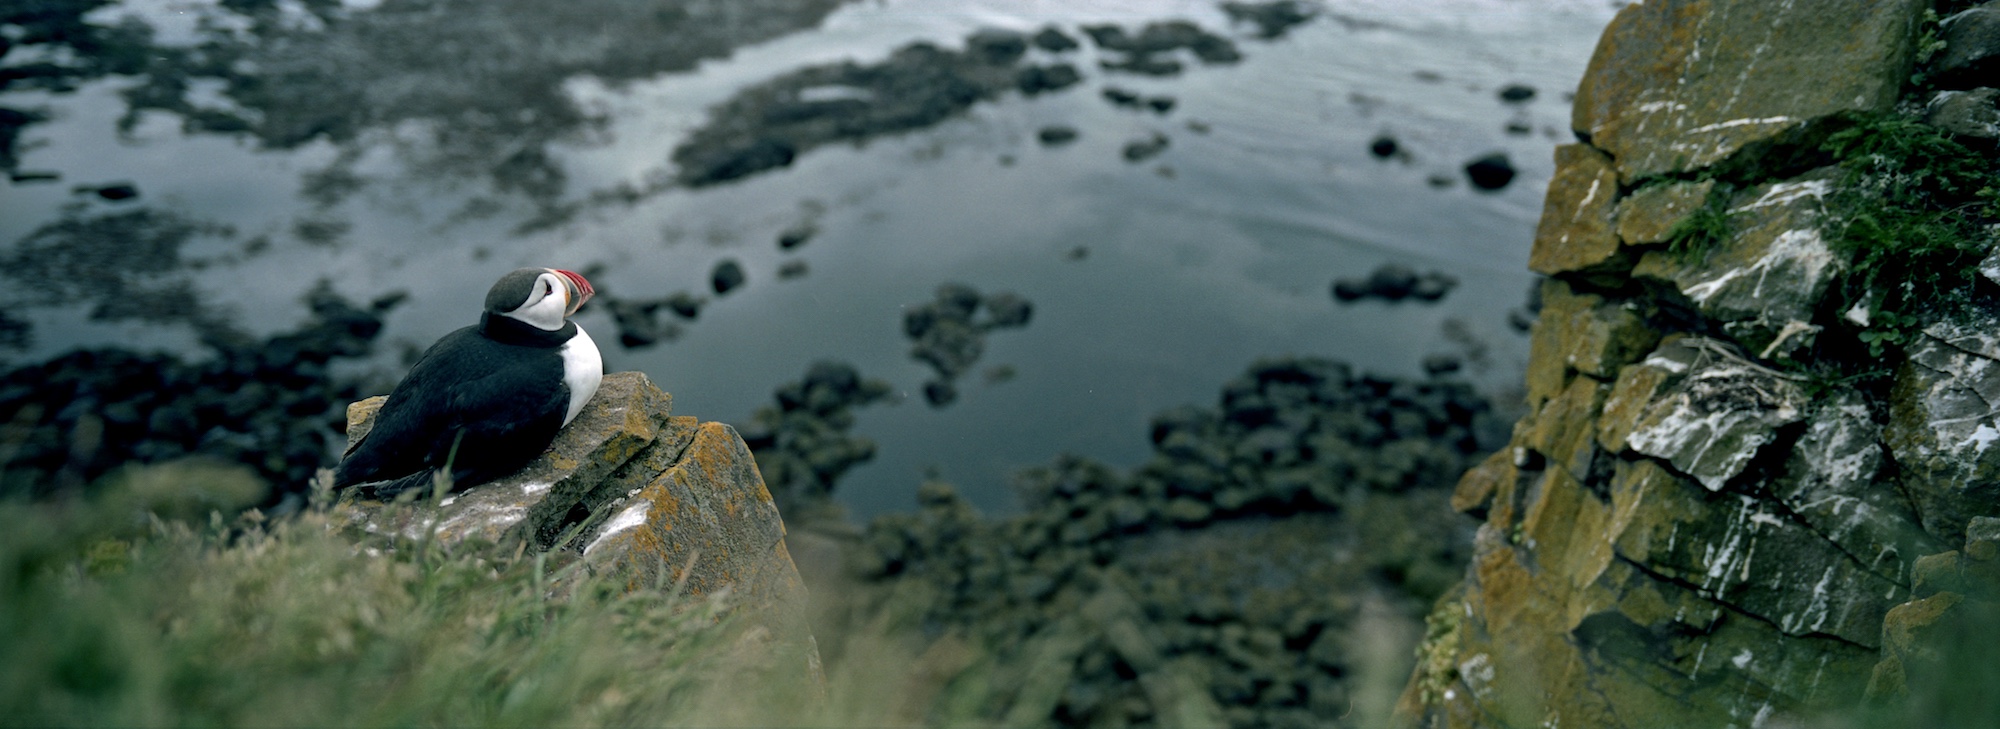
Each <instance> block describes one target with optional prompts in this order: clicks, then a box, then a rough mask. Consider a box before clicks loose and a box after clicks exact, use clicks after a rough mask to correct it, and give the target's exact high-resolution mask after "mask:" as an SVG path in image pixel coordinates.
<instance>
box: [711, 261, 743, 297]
mask: <svg viewBox="0 0 2000 729" xmlns="http://www.w3.org/2000/svg"><path fill="white" fill-rule="evenodd" d="M744 278H745V277H744V275H743V264H740V263H737V262H736V261H735V259H724V260H723V261H722V262H720V263H717V264H715V270H714V271H713V272H711V273H710V274H709V275H708V283H709V287H710V288H712V289H714V290H715V294H716V295H717V296H721V295H723V294H727V293H729V292H731V291H734V290H736V288H737V287H739V286H742V285H743V281H744Z"/></svg>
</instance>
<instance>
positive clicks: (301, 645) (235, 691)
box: [0, 469, 810, 726]
mask: <svg viewBox="0 0 2000 729" xmlns="http://www.w3.org/2000/svg"><path fill="white" fill-rule="evenodd" d="M222 471H226V469H210V470H209V471H207V472H203V471H200V470H199V469H197V470H196V471H195V472H182V473H168V474H160V473H151V474H144V475H143V477H141V478H133V479H128V483H136V484H138V485H137V486H129V485H128V486H125V487H122V488H112V489H107V490H106V493H105V495H104V496H103V497H101V498H97V499H95V500H92V501H89V502H81V501H79V502H71V503H61V504H49V503H43V504H23V503H6V504H0V653H4V654H5V655H6V656H7V659H6V661H5V666H4V668H0V717H4V718H0V724H7V725H19V726H75V725H86V726H244V725H254V726H331V725H343V726H345V725H355V726H388V725H393V726H418V725H424V726H440V725H445V726H557V725H648V726H658V725H662V724H671V723H695V724H706V725H713V724H719V723H747V724H763V723H771V722H773V721H784V722H785V723H796V719H797V718H799V717H802V716H803V714H802V713H799V712H803V711H804V710H805V709H807V708H808V706H809V703H810V699H809V695H810V692H809V691H808V690H807V689H808V688H809V687H807V686H805V685H804V684H805V682H804V681H802V680H796V679H795V680H793V681H791V682H790V683H789V684H787V683H786V682H784V681H777V680H773V681H768V682H766V681H757V680H746V678H751V679H754V678H756V677H758V676H762V675H764V674H763V673H762V671H765V670H767V669H769V668H770V667H768V666H760V665H758V659H756V658H754V657H751V656H752V655H753V654H755V653H756V651H754V650H746V649H745V644H744V643H742V642H739V640H738V638H739V636H740V635H741V633H742V631H738V630H734V629H733V628H734V626H732V625H731V621H729V620H726V619H723V618H722V617H721V616H722V610H721V608H722V603H720V602H718V601H716V600H710V601H702V602H697V601H693V600H690V599H687V598H677V597H675V596H674V595H673V594H672V592H673V586H671V585H666V586H659V587H658V588H655V589H640V590H636V591H631V592H625V591H624V590H623V589H622V586H621V587H618V588H614V587H612V586H608V585H605V584H602V583H600V582H596V581H592V580H590V579H587V577H586V576H585V575H583V573H582V571H581V567H580V566H579V565H570V566H567V567H562V568H557V567H555V566H553V565H552V564H551V562H550V560H549V559H548V558H546V557H538V556H534V555H529V556H516V555H513V554H502V553H494V552H492V551H491V550H485V549H480V548H463V549H459V550H456V551H452V550H446V549H443V548H441V547H439V546H437V545H427V544H425V543H423V542H421V541H391V540H381V541H378V542H374V543H367V542H363V543H357V542H356V541H355V540H354V539H353V538H352V537H350V536H347V535H344V534H342V533H339V532H338V531H337V530H336V529H335V528H334V527H333V525H334V524H335V523H336V522H337V520H336V519H335V518H333V517H331V516H329V515H328V514H327V513H325V512H322V511H314V512H310V513H307V514H305V515H303V516H301V517H298V518H295V519H289V520H284V521H267V520H264V519H263V518H261V517H260V516H259V515H257V514H256V513H255V512H251V513H250V514H249V515H247V516H245V517H242V518H239V519H237V520H235V521H225V520H224V519H223V518H222V517H221V516H219V514H220V513H222V512H219V511H210V512H207V516H206V518H203V519H202V520H200V521H197V522H192V523H191V522H188V521H178V520H168V519H162V518H160V517H159V516H157V515H156V514H157V513H160V512H162V511H166V512H172V511H173V509H162V508H158V507H160V504H158V503H153V502H150V501H149V500H148V499H146V498H141V497H139V496H135V494H137V493H138V492H143V491H145V490H146V488H148V485H147V484H148V483H150V488H153V489H156V490H157V489H158V488H159V487H160V485H161V482H162V481H175V480H181V481H183V485H184V486H186V487H187V488H185V489H184V490H183V492H185V493H195V494H207V495H212V494H214V493H216V491H217V490H215V489H207V488H203V487H201V483H202V482H204V481H206V482H213V481H214V480H215V479H218V478H221V479H225V480H226V479H227V478H229V476H228V474H226V473H223V472H222ZM143 507H153V508H143ZM746 672H747V673H746ZM770 675H772V676H775V675H777V673H776V672H772V673H771V674H770ZM785 675H787V676H790V675H792V674H790V673H786V674H785ZM725 683H730V684H734V686H732V687H731V688H730V690H729V692H728V693H723V692H722V691H721V689H720V686H721V685H722V684H725ZM746 685H750V686H758V685H769V687H770V690H768V691H750V690H746V689H745V688H744V686H746ZM735 699H742V700H743V702H744V704H745V705H744V706H734V705H731V703H732V701H733V700H735ZM784 711H791V712H793V714H792V716H793V719H792V720H785V719H783V718H781V715H780V714H774V713H772V712H784Z"/></svg>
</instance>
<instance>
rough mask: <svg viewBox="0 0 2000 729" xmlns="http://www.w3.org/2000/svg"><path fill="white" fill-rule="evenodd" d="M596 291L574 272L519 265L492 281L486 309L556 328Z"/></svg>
mask: <svg viewBox="0 0 2000 729" xmlns="http://www.w3.org/2000/svg"><path fill="white" fill-rule="evenodd" d="M596 294H597V290H596V289H593V288H591V287H590V282H589V281H586V280H584V278H583V276H582V275H581V274H578V273H577V272H575V271H565V270H562V269H559V268H522V269H516V270H514V271H512V272H509V273H508V274H507V275H505V276H501V277H500V280H499V281H496V282H494V283H493V288H492V289H490V290H488V291H487V292H486V311H487V312H488V313H491V314H499V315H501V316H505V317H508V318H512V319H518V320H520V321H524V322H527V323H528V324H530V325H532V326H534V327H536V328H538V329H545V330H548V331H555V330H557V329H561V328H562V326H563V320H564V319H566V318H568V317H569V316H570V315H571V314H575V313H576V309H577V307H580V306H583V302H585V301H589V300H590V297H592V296H594V295H596Z"/></svg>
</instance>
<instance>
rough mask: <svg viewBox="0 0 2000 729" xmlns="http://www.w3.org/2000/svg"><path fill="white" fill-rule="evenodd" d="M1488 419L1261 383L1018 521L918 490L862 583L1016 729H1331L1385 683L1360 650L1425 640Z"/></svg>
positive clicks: (1344, 377)
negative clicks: (1376, 640) (1148, 728)
mask: <svg viewBox="0 0 2000 729" xmlns="http://www.w3.org/2000/svg"><path fill="white" fill-rule="evenodd" d="M1485 407H1486V406H1485V404H1484V403H1483V402H1481V401H1480V400H1479V399H1478V397H1477V395H1476V394H1475V393H1473V391H1472V390H1471V388H1469V387H1466V386H1464V385H1462V384H1459V383H1447V382H1441V381H1435V380H1433V381H1429V382H1413V381H1401V380H1391V379H1382V378H1375V377H1368V376H1358V375H1356V374H1354V373H1353V372H1351V371H1349V370H1348V368H1346V367H1345V366H1344V365H1341V364H1339V363H1335V362H1330V361H1327V360H1321V359H1283V360H1267V361H1260V362H1258V363H1257V364H1255V365H1253V366H1252V367H1251V368H1250V369H1249V371H1248V372H1246V373H1245V374H1244V375H1243V376H1242V377H1239V378H1237V379H1236V380H1233V381H1231V382H1230V383H1228V385H1226V386H1225V387H1224V388H1223V393H1222V396H1221V398H1220V403H1219V407H1213V408H1197V407H1187V408H1178V409H1174V410H1169V411H1166V412H1163V413H1161V414H1159V415H1158V416H1156V417H1155V419H1154V423H1153V428H1152V433H1151V440H1152V443H1153V454H1152V456H1151V458H1150V459H1149V460H1148V462H1147V463H1145V464H1144V465H1142V466H1140V467H1139V468H1136V469H1133V470H1130V471H1122V470H1119V469H1113V468H1111V467H1108V466H1105V465H1103V464H1100V463H1096V462H1093V461H1089V460H1086V459H1082V458H1077V457H1073V456H1064V457H1061V458H1058V459H1056V460H1055V462H1053V463H1051V464H1049V465H1048V466H1045V467H1041V468H1036V469H1033V470H1031V471H1029V472H1027V473H1025V474H1023V475H1022V476H1021V478H1020V480H1019V481H1020V492H1021V496H1022V500H1023V502H1024V503H1023V506H1024V511H1025V513H1022V514H1020V515H1017V516H1012V517H1007V518H993V519H985V518H981V517H980V516H979V515H977V514H975V513H974V512H973V511H972V509H971V507H970V506H969V505H967V504H966V502H965V501H964V500H963V499H960V498H959V497H958V496H957V494H956V493H955V492H954V491H953V490H952V489H951V488H950V487H949V486H947V485H944V484H938V483H927V484H925V485H924V486H922V487H921V488H920V489H919V490H918V493H917V501H918V504H919V510H918V512H917V513H916V514H912V515H904V514H898V515H891V516H886V517H883V518H881V519H878V520H877V521H876V522H875V523H874V524H872V525H870V527H869V529H868V532H867V533H866V535H865V536H864V537H863V539H862V543H861V545H860V554H858V555H856V557H857V558H856V560H855V566H856V568H857V569H859V570H860V571H861V572H862V574H864V575H865V576H866V577H867V579H868V582H869V584H871V585H872V586H874V587H875V588H876V589H877V590H878V592H877V593H876V594H877V595H880V596H881V598H880V599H883V600H887V601H889V604H891V605H893V606H894V607H896V608H897V609H902V610H909V611H913V613H914V616H915V618H916V619H918V620H921V621H922V624H923V625H925V626H927V627H929V628H930V629H932V630H935V631H937V632H938V633H939V634H941V635H943V636H950V637H945V638H939V639H937V641H938V642H937V645H941V646H951V645H957V646H959V648H958V650H966V651H972V652H974V653H975V655H977V656H979V657H980V660H976V661H975V660H966V661H962V662H960V663H959V664H957V667H956V668H955V669H952V670H950V671H947V672H946V673H947V675H946V676H944V677H941V678H940V680H941V681H945V682H950V681H952V680H954V679H956V680H958V681H961V682H962V681H967V680H973V679H975V678H976V679H977V680H979V681H980V682H982V684H981V685H982V686H986V685H990V686H994V687H997V688H999V690H1000V691H1002V692H1003V693H1004V694H1006V695H1008V696H1010V697H1011V700H1010V701H1008V703H1006V704H1005V705H1004V714H1003V716H1004V719H1005V723H1007V724H1008V725H1023V726H1027V725H1035V724H1044V723H1056V724H1059V725H1092V724H1095V723H1112V722H1120V721H1123V722H1127V723H1134V722H1144V721H1147V720H1148V718H1149V717H1151V718H1152V720H1153V721H1159V722H1162V723H1169V722H1184V723H1186V724H1188V725H1199V726H1218V725H1221V724H1222V723H1224V722H1227V723H1230V724H1233V725H1242V726H1330V725H1337V724H1338V722H1339V721H1341V717H1342V716H1345V715H1347V714H1348V713H1349V712H1351V711H1352V710H1353V703H1354V701H1353V699H1354V696H1355V695H1356V694H1357V693H1359V692H1360V691H1361V690H1362V687H1361V685H1360V684H1359V683H1358V682H1356V681H1355V679H1354V676H1355V675H1356V674H1357V673H1358V672H1360V671H1362V670H1363V668H1362V667H1363V666H1364V665H1365V664H1366V663H1367V661H1369V660H1372V659H1370V658H1367V657H1365V655H1364V654H1361V653H1359V652H1358V651H1357V650H1356V649H1355V646H1358V645H1368V641H1370V640H1371V637H1380V634H1381V633H1382V632H1384V631H1397V630H1409V629H1412V628H1410V627H1405V626H1408V625H1409V623H1410V620H1411V618H1410V617H1409V616H1410V615H1411V613H1412V612H1413V611H1415V610H1420V609H1421V607H1420V606H1421V605H1422V604H1427V603H1429V602H1430V601H1431V600H1433V599H1434V598H1435V596H1436V595H1437V594H1438V593H1439V591H1441V590H1443V589H1444V588H1445V586H1446V585H1447V583H1448V582H1449V580H1450V579H1451V577H1452V574H1453V573H1454V572H1455V570H1456V565H1457V563H1458V560H1459V559H1461V558H1462V555H1463V550H1464V549H1465V548H1466V539H1467V537H1468V536H1469V535H1467V534H1466V533H1465V531H1464V525H1463V524H1462V523H1454V522H1453V521H1452V519H1451V515H1450V514H1449V513H1448V511H1447V510H1446V506H1445V493H1446V489H1448V488H1449V485H1450V482H1451V480H1452V479H1453V478H1454V477H1455V474H1456V473H1458V471H1460V470H1462V469H1463V468H1464V467H1465V466H1466V465H1469V454H1471V453H1473V452H1475V451H1476V450H1477V449H1478V445H1477V440H1476V438H1474V437H1472V435H1471V433H1472V432H1473V431H1475V430H1478V429H1479V427H1478V425H1477V423H1478V421H1480V420H1481V419H1482V417H1483V415H1482V414H1483V413H1484V411H1485ZM1327 585H1345V586H1356V585H1368V586H1370V587H1368V588H1367V589H1365V590H1358V591H1357V590H1349V589H1341V590H1328V589H1327V588H1326V586H1327ZM933 626H934V627H933ZM953 641H956V643H954V642H953ZM975 666H997V667H999V668H987V669H975V668H974V667H975ZM989 682H990V683H989ZM960 685H963V684H962V683H961V684H960ZM932 720H933V721H935V720H936V717H932Z"/></svg>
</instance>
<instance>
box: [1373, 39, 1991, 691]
mask: <svg viewBox="0 0 2000 729" xmlns="http://www.w3.org/2000/svg"><path fill="white" fill-rule="evenodd" d="M1945 5H1946V6H1947V7H1945V10H1947V11H1950V10H1952V9H1953V8H1951V7H1949V5H1950V4H1945ZM1933 10H1934V9H1933V8H1931V7H1930V4H1929V3H1927V2H1919V1H1918V0H1889V1H1881V2H1878V1H1875V0H1826V1H1824V2H1818V3H1811V4H1803V3H1802V4H1798V5H1793V4H1791V3H1782V4H1781V3H1770V2H1754V1H1752V0H1706V1H1703V0H1648V1H1647V2H1644V3H1642V4H1634V5H1630V6H1627V7H1626V8H1625V9H1624V10H1622V11H1621V12H1620V13H1619V14H1618V16H1617V18H1616V19H1615V20H1614V21H1613V22H1612V23H1611V25H1610V26H1609V27H1608V28H1607V29H1606V30H1605V32H1604V35H1603V37H1602V39H1601V40H1600V41H1599V45H1598V48H1597V51H1596V54H1595V56H1594V57H1593V58H1592V61H1591V64H1590V68H1589V70H1588V72H1587V75H1586V76H1585V78H1584V80H1583V82H1582V85H1581V87H1580V88H1579V90H1578V92H1577V96H1576V106H1575V116H1574V120H1573V121H1574V127H1575V131H1576V134H1577V138H1578V139H1579V140H1580V141H1579V142H1577V143H1575V144H1569V145H1565V146H1562V147H1560V148H1558V149H1557V150H1556V155H1555V156H1556V165H1557V172H1556V175H1555V177H1554V179H1553V180H1552V182H1551V184H1550V187H1549V191H1548V195H1547V198H1546V204H1545V208H1544V211H1543V215H1542V220H1541V225H1540V228H1539V230H1538V231H1537V235H1536V239H1535V244H1534V249H1533V252H1532V254H1531V259H1530V267H1531V268H1532V269H1533V270H1535V271H1536V272H1537V273H1540V274H1543V275H1545V276H1548V277H1549V278H1548V279H1546V280H1545V282H1544V283H1543V284H1542V290H1541V296H1542V301H1543V306H1544V308H1543V310H1542V312H1541V318H1540V321H1539V322H1538V323H1537V324H1536V326H1535V329H1534V332H1533V340H1532V341H1533V344H1532V353H1531V361H1530V364H1529V368H1528V372H1527V387H1526V389H1527V405H1528V408H1529V414H1528V415H1526V416H1525V417H1523V418H1522V419H1521V420H1520V421H1519V422H1518V423H1517V424H1516V425H1515V427H1514V431H1513V437H1512V440H1511V442H1510V443H1509V445H1508V446H1507V447H1506V448H1505V449H1503V450H1501V451H1499V452H1497V453H1494V454H1492V455H1491V456H1490V457H1489V458H1487V459H1486V460H1485V461H1484V462H1483V463H1482V464H1481V465H1479V466H1478V467H1476V468H1474V469H1473V470H1471V471H1470V472H1468V473H1467V474H1466V475H1465V476H1464V478H1463V479H1462V480H1461V482H1460V484H1459V487H1458V490H1457V492H1456V493H1455V494H1454V497H1453V505H1454V506H1455V507H1456V508H1458V509H1460V510H1461V511H1463V512H1465V513H1467V514H1470V515H1472V516H1474V517H1476V518H1479V519H1481V520H1482V522H1483V523H1482V525H1481V526H1480V528H1479V532H1478V537H1477V541H1476V546H1475V554H1474V557H1473V559H1472V563H1471V565H1470V566H1469V567H1468V569H1467V571H1466V575H1465V580H1464V582H1463V583H1462V584H1461V585H1460V586H1459V587H1458V588H1457V589H1456V590H1454V591H1453V592H1452V593H1450V594H1448V595H1447V596H1446V597H1445V598H1444V599H1442V600H1441V601H1440V602H1439V603H1438V604H1437V606H1436V608H1435V610H1434V611H1433V613H1432V614H1431V616H1430V618H1429V620H1428V630H1427V636H1426V639H1425V642H1424V644H1423V645H1422V647H1421V648H1420V649H1419V652H1420V662H1419V666H1418V669H1417V671H1416V673H1415V675H1414V676H1413V677H1412V679H1411V682H1410V684H1409V686H1408V688H1407V689H1406V691H1405V694H1404V696H1403V699H1402V704H1401V711H1402V713H1403V716H1404V718H1405V720H1406V721H1407V722H1409V723H1413V724H1416V725H1420V726H1440V727H1442V726H1451V727H1470V726H1516V727H1525V726H1539V727H1638V726H1659V725H1662V724H1663V723H1665V724H1666V725H1674V726H1759V725H1763V724H1765V723H1766V722H1767V721H1769V720H1771V719H1772V718H1773V717H1775V716H1782V715H1787V714H1794V715H1796V714H1809V713H1812V712H1815V711H1823V710H1828V709H1835V708H1840V707H1846V706H1851V705H1853V704H1854V703H1855V702H1856V701H1858V700H1859V699H1860V698H1861V697H1862V696H1863V695H1864V693H1868V692H1872V693H1873V695H1876V696H1890V695H1894V694H1896V693H1897V692H1899V691H1902V690H1903V688H1904V684H1903V676H1904V670H1905V664H1906V662H1907V661H1921V660H1925V656H1926V655H1928V654H1927V653H1926V651H1927V650H1928V649H1927V648H1926V644H1925V643H1924V641H1925V638H1924V637H1923V636H1925V635H1926V634H1927V629H1928V628H1929V627H1930V626H1933V625H1936V624H1938V623H1939V621H1940V620H1944V619H1946V618H1948V617H1949V614H1950V613H1952V611H1954V610H1958V611H1960V612H1963V609H1962V607H1961V606H1962V605H1965V604H1968V602H1978V601H1981V600H1991V599H1992V598H1993V596H1994V594H1995V592H1996V590H1995V586H1996V585H2000V581H1996V580H2000V572H1997V571H1996V569H1995V567H1994V565H1995V564H1996V562H1995V559H1996V556H1995V554H1994V544H1995V542H1994V540H1995V538H1996V537H2000V533H1996V531H1995V530H1996V528H2000V527H1996V525H2000V521H1996V520H1995V519H1993V518H1992V517H1995V516H2000V498H1996V497H2000V486H1996V484H2000V479H1996V478H1995V474H1996V467H1997V466H2000V449H1994V448H1992V447H1991V446H1992V445H1993V443H1994V442H1995V441H1996V440H2000V428H1996V424H2000V335H1996V334H1995V332H2000V315H1996V312H2000V307H1996V302H2000V289H1996V288H1995V283H1996V282H2000V275H1988V276H1982V275H1980V274H1981V273H1982V272H1984V271H1985V269H1983V268H1980V267H1979V265H1978V263H1979V261H1981V260H1982V257H1989V252H1990V251H1991V250H1992V249H1993V240H1992V234H1991V232H1990V229H1986V228H1983V227H1982V226H1985V225H1988V224H1990V223H1991V222H1992V218H1993V216H1994V215H1995V211H1994V209H1993V207H1992V201H1991V198H1990V197H1983V198H1982V197H1978V196H1975V195H1973V194H1971V193H1970V191H1957V190H1955V189H1946V187H1944V186H1939V185H1936V184H1933V183H1925V182H1919V180H1922V179H1924V178H1926V177H1927V176H1928V177H1930V178H1933V179H1949V180H1951V182H1950V183H1949V184H1950V185H1952V186H1955V185H1959V184H1961V183H1964V184H1970V185H1971V186H1972V188H1973V189H1978V188H1979V187H1980V186H1982V185H1984V186H1987V187H1989V188H1990V186H1991V183H1992V178H1991V173H1990V170H1991V169H1992V168H1993V166H1994V165H1993V162H1992V160H1991V156H1992V145H1991V139H1990V138H1991V137H1992V136H1994V135H1993V134H1991V133H1987V134H1986V138H1985V139H1981V138H1980V137H1979V135H1978V134H1977V133H1978V132H1980V130H1982V129H1986V127H1980V126H1978V125H1963V124H1961V125H1959V126H1958V127H1950V126H1946V125H1943V124H1940V123H1939V122H1938V121H1937V120H1936V118H1935V117H1936V116H1937V114H1936V109H1937V107H1938V106H1940V105H1941V104H1942V103H1944V102H1950V103H1954V104H1957V103H1961V101H1962V99H1963V98H1965V97H1968V96H1970V97H1971V98H1975V99H1985V102H1984V103H1985V105H1986V106H1985V108H1984V109H1983V110H1981V109H1974V110H1972V111H1971V112H1967V113H1968V114H1970V115H1971V116H1977V115H1978V114H1982V113H1983V114H1988V115H1991V114H1992V113H1993V109H1992V108H1991V107H1992V98H1993V94H1992V93H1991V90H1990V89H1970V90H1968V89H1967V88H1965V87H1967V86H1971V85H1975V84H1976V83H1977V81H1978V79H1979V78H1987V77H1990V74H1986V75H1984V76H1981V75H1979V74H1967V73H1963V72H1961V70H1962V67H1965V66H1971V65H1975V64H1978V63H1983V61H1981V60H1978V59H1984V58H1986V57H1987V55H1988V54H1989V53H1991V52H1992V51H1993V50H1994V48H1993V47H1992V46H1991V44H1992V42H1993V41H1992V39H1991V38H1990V37H1989V38H1987V39H1985V40H1981V39H1978V38H1973V37H1970V36H1971V33H1972V31H1971V29H1974V28H1977V27H1979V21H1981V20H1982V19H1984V18H1985V17H1986V16H1985V15H1984V14H1987V13H1995V12H2000V10H1995V9H1993V8H1991V7H1987V8H1979V9H1972V10H1967V11H1965V12H1964V13H1963V14H1962V15H1957V16H1950V17H1948V18H1947V19H1946V20H1945V21H1944V22H1943V23H1941V24H1940V23H1938V22H1937V19H1936V15H1935V14H1930V11H1933ZM1967 18H1970V19H1969V20H1968V19H1967ZM1978 43H1987V44H1988V45H1989V47H1988V48H1987V49H1986V50H1984V51H1982V50H1980V49H1978V48H1975V47H1974V46H1976V45H1977V44H1978ZM1940 51H1942V52H1940ZM1955 59H1956V60H1955ZM1953 64H1959V65H1957V66H1954V65H1953ZM1954 84H1956V85H1955V86H1954ZM1927 116H1928V117H1931V120H1930V121H1929V123H1925V122H1923V121H1920V120H1922V119H1925V118H1926V117H1927ZM1961 116H1964V114H1961ZM1927 155H1928V156H1927ZM1982 157H1983V158H1984V159H1982ZM1964 164H1972V165H1981V166H1983V168H1984V169H1985V170H1988V171H1985V172H1967V173H1965V174H1964V176H1963V177H1962V178H1961V177H1954V175H1958V174H1959V173H1956V172H1951V171H1949V169H1955V168H1956V167H1955V166H1957V165H1964ZM1981 195H1990V193H1981ZM1961 200H1963V201H1965V202H1963V203H1962V204H1961V203H1960V202H1959V201H1961ZM1948 216H1949V217H1948ZM1988 260H1991V258H1990V257H1989V258H1988ZM1994 273H1995V274H2000V267H1996V269H1995V271H1994ZM1913 598H1918V599H1914V600H1913ZM1930 653H1935V651H1934V650H1931V651H1930Z"/></svg>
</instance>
